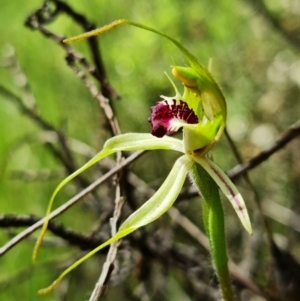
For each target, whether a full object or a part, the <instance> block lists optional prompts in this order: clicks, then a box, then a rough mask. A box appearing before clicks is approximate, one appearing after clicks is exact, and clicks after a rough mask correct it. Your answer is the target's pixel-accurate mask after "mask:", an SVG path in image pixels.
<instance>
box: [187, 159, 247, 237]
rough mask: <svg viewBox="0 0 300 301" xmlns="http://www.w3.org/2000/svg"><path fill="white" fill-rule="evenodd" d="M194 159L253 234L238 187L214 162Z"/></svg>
mask: <svg viewBox="0 0 300 301" xmlns="http://www.w3.org/2000/svg"><path fill="white" fill-rule="evenodd" d="M193 159H194V160H195V161H196V162H197V163H199V164H200V165H201V166H202V167H203V168H204V169H205V170H206V171H207V173H208V174H209V175H210V176H211V177H212V178H213V179H214V181H215V182H216V183H217V185H218V186H219V188H220V189H221V190H222V191H223V193H224V194H225V195H226V197H227V198H228V199H229V201H230V203H231V204H232V206H233V208H234V210H235V212H236V213H237V215H238V217H239V219H240V221H241V223H242V225H243V226H244V227H245V229H246V230H247V231H248V232H249V234H252V227H251V222H250V218H249V215H248V211H247V208H246V205H245V202H244V199H243V197H242V196H241V194H240V193H239V191H238V190H237V188H236V186H235V185H234V184H233V183H232V182H231V180H230V179H229V178H228V177H227V175H226V174H225V173H224V172H223V171H222V169H221V168H219V167H218V166H217V165H216V164H215V163H214V162H212V161H211V160H209V159H208V158H206V157H203V158H201V157H197V156H194V157H193Z"/></svg>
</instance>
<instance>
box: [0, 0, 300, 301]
mask: <svg viewBox="0 0 300 301" xmlns="http://www.w3.org/2000/svg"><path fill="white" fill-rule="evenodd" d="M66 3H68V4H70V5H71V6H72V8H73V9H74V10H76V11H77V12H80V13H81V14H83V15H85V16H86V18H88V19H89V20H90V21H93V22H94V23H95V24H96V26H102V25H104V24H107V23H109V22H111V21H113V20H115V19H119V18H126V19H130V20H133V21H136V22H141V23H144V24H146V25H149V26H152V27H154V28H156V29H158V30H160V31H162V32H165V33H167V34H168V35H170V36H172V37H174V38H175V39H177V40H179V41H180V42H181V43H182V44H183V45H185V47H186V48H188V49H189V50H190V51H191V52H192V53H193V54H195V55H196V56H197V57H198V59H199V60H200V61H201V62H202V63H203V64H204V65H208V61H209V59H210V58H213V69H212V73H213V74H214V76H215V77H216V79H217V80H218V81H219V83H220V86H221V87H222V89H223V91H224V94H225V95H226V98H227V103H228V131H229V133H230V134H231V136H232V139H233V140H234V141H235V143H236V144H237V146H238V149H239V150H240V152H241V154H242V156H243V158H244V159H245V160H246V159H249V158H251V157H253V156H254V155H255V154H257V153H258V152H259V151H261V150H263V149H265V148H267V147H268V146H270V145H272V143H274V141H275V139H276V138H277V137H278V136H279V135H280V133H281V132H283V131H284V130H286V129H287V128H288V127H289V126H290V125H292V124H293V123H295V122H296V121H297V120H298V119H299V116H300V103H299V101H300V89H299V88H300V54H299V48H300V42H299V39H298V40H297V38H295V39H294V41H293V39H291V40H288V39H287V38H286V37H285V33H284V32H288V33H290V34H291V36H293V35H294V36H297V35H298V36H299V33H300V21H299V20H300V2H299V1H296V0H294V1H293V0H286V1H280V0H273V1H271V0H270V1H265V4H266V7H267V8H268V10H269V13H270V14H271V15H272V16H273V17H274V18H276V20H279V21H280V22H279V24H280V29H275V28H274V26H272V24H271V23H270V22H268V19H267V18H266V17H265V16H263V15H262V13H261V9H260V4H259V3H261V2H260V1H254V0H253V1H237V0H233V1H226V2H225V1H220V0H216V1H206V0H204V1H196V0H190V1H180V0H153V1H144V0H139V1H137V0H135V1H119V0H111V1H100V0H98V1H96V0H89V1H79V0H74V1H66ZM41 5H42V1H39V0H27V1H22V2H21V1H8V0H2V1H1V10H0V28H1V35H0V52H1V53H2V58H1V68H0V86H1V87H5V88H6V89H8V90H10V91H11V92H13V93H14V94H15V95H17V96H22V95H24V93H25V92H24V89H22V84H24V81H26V80H27V81H28V84H29V87H30V91H31V92H32V94H33V95H34V98H35V100H36V105H37V108H38V111H39V113H40V115H41V116H42V118H44V119H45V120H47V121H48V122H49V123H51V124H53V125H54V126H55V127H56V128H59V129H61V130H62V131H63V132H64V133H65V135H66V136H68V137H71V138H73V139H75V140H76V141H80V142H82V143H84V144H85V146H86V147H87V146H89V147H90V148H91V152H94V151H96V150H100V149H101V146H102V145H103V142H104V141H105V139H106V138H107V137H108V135H109V134H108V133H107V132H106V131H104V130H103V125H104V118H105V117H104V115H103V113H102V112H101V110H100V109H99V106H98V104H97V102H96V101H95V100H94V99H93V97H92V96H91V95H90V92H89V91H88V89H87V88H86V87H85V86H84V85H83V84H82V82H81V81H80V80H79V79H78V77H77V76H76V74H74V72H73V71H72V70H71V69H70V68H69V67H68V66H67V64H66V62H65V59H64V56H65V53H64V51H63V50H62V49H61V48H60V47H58V45H57V44H55V43H54V42H53V41H52V40H50V39H47V38H45V37H44V36H42V35H41V33H40V32H38V31H34V30H30V29H29V28H27V27H25V26H24V21H25V19H26V17H27V16H28V15H29V14H31V13H32V12H33V11H34V10H36V9H37V8H39V7H40V6H41ZM46 27H47V28H49V29H50V30H51V31H53V32H55V33H57V34H59V35H64V36H68V37H69V36H72V35H76V34H79V33H81V32H82V29H81V28H80V27H79V26H78V25H76V24H75V23H74V21H73V20H72V19H71V18H70V17H68V16H66V15H62V16H60V17H59V18H57V20H55V21H54V22H52V23H51V24H49V25H46ZM99 41H100V48H101V55H102V59H103V61H104V66H105V68H106V72H107V76H108V79H109V81H110V83H111V85H112V86H113V87H114V89H115V90H116V91H117V92H118V94H119V95H120V96H121V98H120V99H119V100H116V99H113V100H112V101H113V107H114V110H115V114H116V116H117V118H118V120H119V123H120V128H121V131H122V132H149V131H150V126H149V124H148V122H147V118H148V117H149V107H150V106H151V105H153V104H155V103H156V101H158V100H159V95H160V94H163V95H170V96H171V95H173V94H174V91H173V90H172V87H171V85H170V83H169V82H168V79H167V78H166V76H165V75H164V71H166V72H168V73H169V74H170V66H171V65H172V64H173V62H176V64H179V65H182V64H185V62H184V59H183V58H182V56H181V54H180V53H179V51H178V50H177V49H176V48H175V47H174V46H173V45H172V44H171V43H169V42H168V41H165V40H164V39H162V38H161V37H159V36H156V35H154V34H152V33H148V32H145V31H142V30H140V29H137V28H133V27H121V28H118V29H115V30H113V31H111V32H108V33H106V34H104V35H103V36H101V38H99ZM297 41H298V42H297ZM297 43H298V44H297ZM72 46H74V48H76V49H77V50H78V52H80V53H82V54H83V55H84V56H85V57H86V58H87V59H88V60H90V53H89V51H88V48H87V44H86V42H78V43H77V44H74V45H72ZM12 53H15V58H16V60H17V62H18V64H19V66H20V68H21V69H22V70H23V73H24V74H25V76H26V78H24V76H23V77H22V76H20V74H19V73H18V72H16V70H15V69H14V68H12V67H9V66H7V62H8V60H9V59H8V58H9V57H11V55H12ZM25 94H26V93H25ZM25 96H26V95H25ZM0 105H1V110H0V137H1V139H0V170H1V173H0V214H22V215H29V214H34V215H37V216H43V215H44V213H45V209H46V206H47V202H48V200H49V197H50V195H51V193H52V191H53V189H54V188H55V186H56V185H57V184H58V182H59V181H60V180H61V179H62V178H63V177H64V176H65V174H66V173H65V170H64V168H63V166H62V165H61V163H60V162H59V161H58V160H57V159H56V158H55V157H54V156H53V154H52V153H51V152H49V149H48V148H47V141H48V139H50V140H51V139H52V138H51V137H52V136H51V133H48V134H47V133H45V132H43V133H42V132H41V129H40V128H39V127H38V126H36V125H35V124H34V122H32V120H30V119H29V118H28V117H27V116H25V115H24V114H23V113H22V112H21V111H20V110H19V109H18V107H17V106H16V104H15V103H14V102H13V101H12V100H11V99H10V98H9V97H5V96H4V95H3V93H0ZM299 149H300V141H299V139H296V140H295V141H293V142H292V143H291V144H290V145H289V146H287V147H286V148H285V149H284V150H283V151H280V152H278V153H277V154H276V155H274V156H273V157H272V158H271V159H269V160H268V161H267V162H265V163H263V164H262V165H261V166H259V167H258V168H256V169H255V170H253V171H251V174H250V175H251V179H252V180H253V183H254V186H255V187H256V189H257V191H258V193H259V194H260V197H261V201H262V204H263V205H264V208H265V214H266V216H271V217H270V224H271V228H272V231H273V234H274V237H275V238H276V242H278V244H279V245H280V246H281V247H283V248H287V249H288V250H289V251H290V252H291V254H293V255H294V256H295V257H296V258H298V259H300V251H299V247H300V244H299V229H300V228H299V225H298V226H292V225H290V224H289V220H291V218H297V216H298V215H297V214H299V213H300V205H299V204H300V203H299V187H300V186H299V184H300V181H299V176H300V163H299V162H300V160H299V159H300V152H299ZM214 154H215V155H214V157H215V160H216V161H217V162H218V164H219V165H220V166H221V167H222V168H223V169H224V170H228V169H230V168H232V167H233V166H234V165H235V164H237V162H236V160H235V158H234V156H233V154H232V152H231V151H230V148H229V146H228V143H227V142H226V140H225V138H223V139H222V141H221V143H220V145H219V146H218V147H217V149H216V151H215V153H214ZM74 156H75V159H76V162H77V164H78V166H80V165H81V164H83V163H84V162H86V160H87V156H85V155H82V154H80V153H78V152H75V153H74ZM174 156H175V155H174ZM174 156H172V155H171V157H170V154H169V153H168V154H165V153H164V152H157V153H155V154H154V153H153V154H152V153H151V155H149V154H148V155H145V156H144V157H143V158H142V159H140V160H139V161H138V163H135V165H134V170H135V172H136V173H137V174H138V175H139V176H140V177H141V178H142V179H143V180H144V181H145V182H147V183H149V185H150V186H151V187H153V188H157V187H158V186H159V184H160V183H161V182H162V181H163V179H164V177H165V176H166V175H167V173H168V171H169V170H170V168H171V166H172V163H173V162H174V160H173V158H174ZM43 175H44V176H43ZM87 177H88V178H90V179H93V178H94V177H95V175H93V174H92V173H87ZM238 184H240V186H239V187H240V189H241V191H242V193H243V195H244V197H245V199H246V201H247V203H248V204H249V208H250V211H251V212H252V214H251V215H252V217H253V223H254V231H256V234H254V236H253V237H251V238H249V237H248V236H247V235H245V234H244V233H241V232H242V229H241V227H240V226H239V223H238V221H237V219H236V217H235V215H234V213H233V212H232V211H233V210H232V209H231V208H230V206H229V205H228V204H227V203H226V202H224V207H225V211H226V214H227V216H228V217H227V219H226V220H227V232H228V235H229V238H228V239H229V244H228V246H229V254H230V256H231V257H233V258H234V259H235V260H236V261H237V262H243V264H244V266H247V261H246V262H245V260H243V259H245V258H246V256H247V252H250V253H251V252H253V254H252V255H248V256H250V257H249V258H253V257H256V256H257V257H256V258H257V260H258V259H259V260H261V264H260V269H262V270H263V269H264V268H265V267H267V266H268V265H269V264H270V261H271V259H270V255H269V251H268V245H267V242H266V240H265V239H264V235H263V233H264V230H263V228H262V227H263V226H262V221H261V220H260V218H259V216H258V214H257V207H256V205H255V203H254V201H253V193H252V192H251V190H250V189H249V187H247V185H245V183H244V182H243V181H239V182H238ZM105 189H107V188H103V189H102V190H101V189H100V192H99V194H100V196H101V195H104V194H106V192H107V190H105ZM76 191H77V190H76V187H75V186H74V185H73V184H70V185H69V186H68V187H67V188H66V189H64V190H63V191H62V192H61V193H60V194H59V195H58V197H57V199H56V203H55V206H58V205H59V204H62V203H63V202H64V201H66V200H67V199H69V198H70V197H71V196H73V195H74V194H75V193H76ZM108 202H109V198H108ZM110 202H111V203H113V197H111V198H110ZM274 203H275V204H276V205H280V206H283V207H284V208H286V209H287V210H288V209H290V210H291V211H292V212H291V211H287V212H286V214H287V215H284V214H283V211H281V209H278V208H277V207H276V206H275V205H274ZM272 204H273V205H272ZM276 208H277V209H276ZM280 208H282V207H280ZM272 209H273V211H272ZM184 210H185V214H186V215H187V216H188V217H189V218H190V219H191V220H192V221H193V222H194V223H195V224H196V225H198V226H199V227H202V224H201V218H200V217H201V213H200V211H201V208H200V205H199V199H195V200H191V201H190V205H189V206H186V207H185V208H184ZM289 214H291V215H289ZM283 215H284V217H282V216H283ZM278 216H279V217H278ZM97 218H98V216H97V213H96V212H91V210H90V209H89V207H87V206H84V205H77V206H76V207H74V208H72V209H71V210H70V211H69V212H67V213H65V214H64V215H63V216H62V217H59V218H58V220H59V221H60V222H63V223H64V224H65V225H66V226H68V227H72V228H73V229H74V230H79V231H80V232H83V233H87V234H88V233H90V230H91V227H92V225H93V224H94V223H95V221H96V220H97ZM280 218H281V220H280ZM159 223H162V225H163V226H164V227H168V217H166V216H165V217H163V218H162V221H158V222H156V224H157V225H159ZM297 227H298V230H297ZM107 230H108V229H107ZM18 231H20V229H17V228H9V229H5V228H3V229H1V231H0V245H1V246H2V245H4V244H5V242H7V241H8V240H9V239H10V238H11V237H12V236H13V235H14V234H16V233H17V232H18ZM108 231H109V230H108ZM181 234H182V233H181ZM178 235H179V237H178V241H179V242H182V243H186V244H189V243H190V244H191V245H193V244H194V245H195V246H194V248H195V249H197V247H196V245H197V244H196V243H194V242H193V241H192V240H191V239H190V240H189V239H184V238H183V237H180V233H179V234H178ZM182 236H184V235H183V234H182ZM35 237H36V234H34V235H33V236H32V237H30V238H28V239H27V240H26V241H23V242H21V243H20V244H19V245H17V246H16V247H14V248H13V249H12V250H10V251H9V252H8V253H7V254H5V255H4V256H3V257H1V258H0V269H1V273H0V299H1V300H6V301H10V300H21V299H22V300H84V298H86V299H87V298H88V296H89V293H90V292H91V290H92V289H93V286H94V283H95V281H96V279H97V276H98V275H99V273H100V269H101V262H102V261H103V260H104V258H105V257H103V258H102V257H98V258H97V257H95V258H93V259H91V260H89V261H88V262H87V263H85V264H83V265H82V266H81V267H80V268H78V269H77V270H75V271H74V273H72V275H71V276H70V277H71V278H70V279H69V282H68V284H65V285H64V286H63V287H62V288H61V289H60V290H58V291H57V292H55V293H52V294H49V295H46V296H37V294H36V292H37V290H38V289H39V288H42V287H45V286H47V285H48V284H49V283H51V282H52V281H53V279H55V277H56V276H57V275H58V271H60V269H61V266H64V265H68V263H70V262H71V261H73V260H74V258H75V256H78V253H79V251H78V249H76V248H75V247H70V246H67V245H65V244H63V243H60V242H61V241H60V240H58V239H57V238H55V237H54V236H52V235H51V234H50V235H49V237H48V240H46V243H45V245H44V246H43V247H42V249H41V253H40V256H39V260H38V263H37V264H36V265H35V266H33V264H32V263H31V254H32V249H33V245H34V242H35ZM174 239H175V238H174ZM254 243H255V248H253V249H251V244H254ZM241 245H242V246H244V247H245V249H244V248H243V249H241V247H240V246H241ZM249 248H250V249H251V250H250V251H249V250H248V249H249ZM247 250H248V251H247ZM132 256H134V254H133V255H132ZM208 262H209V261H208ZM206 264H209V263H206ZM248 264H249V265H250V263H249V262H248ZM256 264H258V266H259V263H258V262H256ZM95 267H97V268H95ZM248 268H249V267H248ZM249 269H250V268H249ZM253 270H255V269H254V267H253V266H252V271H253ZM250 272H251V271H250ZM128 273H129V275H130V277H129V278H128V279H129V280H127V281H128V284H127V285H128V287H129V288H130V289H132V290H134V288H135V287H136V286H137V280H136V279H135V278H134V276H133V275H132V274H131V273H130V272H128ZM254 274H255V273H254ZM256 274H257V275H254V276H255V277H256V278H255V279H256V281H257V283H259V284H260V285H267V282H268V276H267V275H266V274H264V273H263V272H260V271H256ZM181 277H184V276H183V275H178V271H176V269H175V271H173V270H172V269H171V271H170V274H169V277H168V282H167V283H168V286H167V287H166V288H165V296H164V299H162V300H174V301H177V300H196V299H191V296H190V295H189V293H188V292H187V291H185V290H184V288H183V287H182V286H181V285H178V283H180V281H181ZM128 287H127V289H128ZM175 288H176V290H175ZM124 290H125V289H124V287H123V286H122V283H118V284H117V286H116V288H112V289H110V290H109V293H108V295H107V300H116V299H115V298H120V294H123V293H124V292H123V291H124ZM122 296H123V298H122V300H127V299H126V298H127V297H125V293H124V294H123V295H122ZM249 298H250V297H249ZM249 298H248V299H244V300H250V299H251V298H250V299H249ZM128 300H131V299H130V298H129V299H128ZM137 300H142V299H138V298H137ZM251 300H259V299H254V298H253V299H251Z"/></svg>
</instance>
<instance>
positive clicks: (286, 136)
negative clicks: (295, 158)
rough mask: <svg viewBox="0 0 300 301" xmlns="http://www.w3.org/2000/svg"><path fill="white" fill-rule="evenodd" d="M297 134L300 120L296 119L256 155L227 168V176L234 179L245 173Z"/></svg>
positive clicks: (299, 129) (299, 130) (299, 128)
mask: <svg viewBox="0 0 300 301" xmlns="http://www.w3.org/2000/svg"><path fill="white" fill-rule="evenodd" d="M299 135H300V122H299V121H297V122H296V123H294V124H293V125H292V126H291V127H290V128H289V129H288V130H287V131H285V132H283V133H282V134H281V135H280V137H279V138H278V139H277V140H276V141H275V143H274V144H273V145H271V146H270V147H269V148H267V149H265V150H263V151H262V152H260V153H259V154H258V155H256V156H255V157H253V158H251V159H250V160H248V161H246V162H244V163H243V164H240V165H237V166H235V167H234V168H232V169H231V170H229V171H228V172H227V174H228V176H229V177H230V178H231V179H232V180H234V179H236V178H237V177H239V176H241V175H243V174H245V173H246V172H247V171H248V170H250V169H252V168H254V167H256V166H257V165H259V164H261V163H262V162H264V161H266V160H267V159H269V157H270V156H272V155H273V154H275V153H276V152H277V151H278V150H280V149H282V148H283V147H285V146H286V145H287V144H288V143H289V142H291V141H292V140H293V139H295V138H297V137H298V136H299Z"/></svg>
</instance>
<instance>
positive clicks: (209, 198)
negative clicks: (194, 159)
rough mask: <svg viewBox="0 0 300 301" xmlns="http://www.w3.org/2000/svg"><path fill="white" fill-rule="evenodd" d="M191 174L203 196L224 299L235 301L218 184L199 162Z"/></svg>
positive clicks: (208, 231) (211, 249)
mask: <svg viewBox="0 0 300 301" xmlns="http://www.w3.org/2000/svg"><path fill="white" fill-rule="evenodd" d="M190 175H191V177H192V180H193V182H194V184H195V185H196V187H197V189H198V190H199V191H200V192H201V195H202V196H203V209H202V211H203V220H204V227H205V230H206V234H207V236H208V239H209V244H210V252H211V257H212V261H213V264H214V267H215V270H216V274H217V276H218V280H219V285H220V288H221V291H222V295H223V299H224V301H234V296H233V291H232V286H231V282H230V276H229V270H228V264H227V261H228V258H227V252H226V238H225V226H224V212H223V208H222V204H221V199H220V195H219V190H218V186H217V185H216V183H215V181H214V180H213V179H212V178H211V177H210V176H209V175H208V174H207V172H206V171H205V170H204V169H203V168H202V167H201V166H200V165H199V164H196V163H195V164H194V165H193V167H192V170H191V172H190Z"/></svg>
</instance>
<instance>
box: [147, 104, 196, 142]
mask: <svg viewBox="0 0 300 301" xmlns="http://www.w3.org/2000/svg"><path fill="white" fill-rule="evenodd" d="M171 102H172V103H170V101H169V102H168V101H167V100H164V101H160V102H158V103H157V104H156V105H155V106H153V107H151V108H150V111H151V116H150V117H149V119H148V121H149V122H150V124H151V127H152V131H151V134H152V135H154V136H156V137H159V138H160V137H163V136H164V135H172V134H174V133H176V132H177V131H178V130H179V128H180V127H182V125H183V123H187V124H196V123H198V117H197V115H196V114H195V113H194V111H193V110H192V109H190V108H189V107H188V105H187V104H186V103H185V102H184V101H182V100H180V101H176V100H175V99H173V100H172V101H171ZM179 121H182V122H181V124H182V125H181V126H178V125H179V124H180V123H179Z"/></svg>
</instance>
